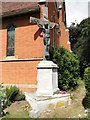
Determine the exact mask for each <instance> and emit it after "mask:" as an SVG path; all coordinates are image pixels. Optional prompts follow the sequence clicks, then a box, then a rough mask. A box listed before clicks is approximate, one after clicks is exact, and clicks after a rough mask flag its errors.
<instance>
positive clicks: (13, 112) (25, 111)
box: [3, 101, 31, 118]
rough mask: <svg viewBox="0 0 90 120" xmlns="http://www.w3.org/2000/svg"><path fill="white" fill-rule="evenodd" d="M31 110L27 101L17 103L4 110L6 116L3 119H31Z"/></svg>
mask: <svg viewBox="0 0 90 120" xmlns="http://www.w3.org/2000/svg"><path fill="white" fill-rule="evenodd" d="M30 109H31V108H30V106H29V104H28V103H27V102H26V101H16V102H14V103H12V105H11V106H10V107H8V108H6V109H5V110H4V112H5V113H6V115H5V116H4V117H3V118H29V110H30Z"/></svg>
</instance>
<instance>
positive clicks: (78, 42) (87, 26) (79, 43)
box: [69, 17, 90, 76]
mask: <svg viewBox="0 0 90 120" xmlns="http://www.w3.org/2000/svg"><path fill="white" fill-rule="evenodd" d="M69 31H70V42H71V49H72V51H73V52H74V53H75V54H77V55H78V57H79V60H80V73H81V76H83V73H84V69H85V68H86V67H88V66H90V17H89V18H87V19H85V20H83V21H81V23H80V24H79V25H77V26H76V27H70V28H69Z"/></svg>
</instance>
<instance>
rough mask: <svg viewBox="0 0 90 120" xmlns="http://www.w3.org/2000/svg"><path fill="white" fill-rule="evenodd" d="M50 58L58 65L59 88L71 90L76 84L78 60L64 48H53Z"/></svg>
mask: <svg viewBox="0 0 90 120" xmlns="http://www.w3.org/2000/svg"><path fill="white" fill-rule="evenodd" d="M52 60H53V62H54V63H56V64H57V65H58V67H59V69H58V85H59V88H60V89H61V90H66V91H67V90H73V89H74V88H75V87H76V86H77V85H78V84H77V82H78V78H79V61H78V58H77V56H76V55H75V54H73V53H70V52H69V51H68V50H66V49H65V48H63V47H61V48H55V49H54V51H53V57H52Z"/></svg>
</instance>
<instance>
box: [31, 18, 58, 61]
mask: <svg viewBox="0 0 90 120" xmlns="http://www.w3.org/2000/svg"><path fill="white" fill-rule="evenodd" d="M30 23H36V24H37V25H38V27H39V28H42V29H43V60H48V59H49V58H50V55H49V49H50V30H51V29H53V28H54V27H56V28H58V24H56V23H53V22H50V21H48V20H44V19H38V18H35V17H30Z"/></svg>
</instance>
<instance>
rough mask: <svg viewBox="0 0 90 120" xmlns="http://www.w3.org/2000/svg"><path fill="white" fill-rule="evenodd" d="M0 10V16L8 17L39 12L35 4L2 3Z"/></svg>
mask: <svg viewBox="0 0 90 120" xmlns="http://www.w3.org/2000/svg"><path fill="white" fill-rule="evenodd" d="M0 9H1V10H0V16H10V15H15V14H20V13H25V12H29V11H34V10H39V5H38V3H37V2H2V6H0Z"/></svg>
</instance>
